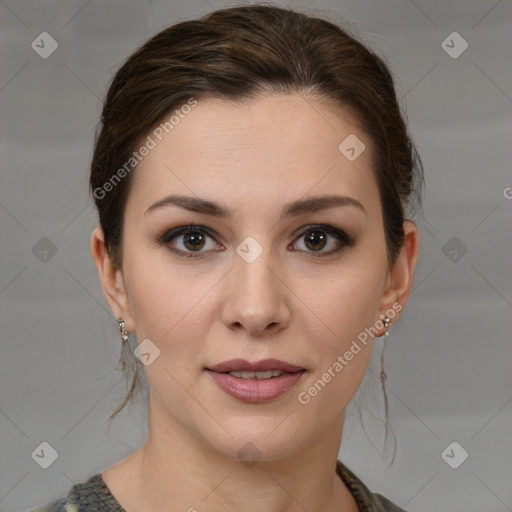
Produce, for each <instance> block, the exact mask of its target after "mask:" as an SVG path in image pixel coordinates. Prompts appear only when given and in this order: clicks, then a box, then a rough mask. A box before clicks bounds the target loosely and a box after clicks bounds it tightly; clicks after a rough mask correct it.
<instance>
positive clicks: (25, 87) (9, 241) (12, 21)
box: [0, 0, 512, 512]
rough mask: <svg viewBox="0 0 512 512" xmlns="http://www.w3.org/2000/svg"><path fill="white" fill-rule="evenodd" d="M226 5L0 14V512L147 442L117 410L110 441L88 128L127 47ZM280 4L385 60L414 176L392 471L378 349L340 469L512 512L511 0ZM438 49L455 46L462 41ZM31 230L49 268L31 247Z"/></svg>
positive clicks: (439, 498)
mask: <svg viewBox="0 0 512 512" xmlns="http://www.w3.org/2000/svg"><path fill="white" fill-rule="evenodd" d="M277 3H278V4H279V5H286V4H285V3H281V2H277ZM231 5H236V4H234V3H230V2H222V1H220V0H218V1H216V0H208V1H206V0H197V1H187V2H172V1H163V0H162V1H156V0H154V1H146V2H144V1H138V2H136V1H133V0H123V1H104V2H101V1H99V0H92V1H91V0H90V1H87V0H82V1H66V2H64V1H36V0H32V1H25V0H23V1H14V0H5V1H2V2H0V16H1V18H0V20H1V25H0V28H1V32H0V38H1V42H0V49H1V50H0V51H1V76H0V91H1V92H0V100H1V106H0V108H1V113H0V116H1V120H2V127H1V129H2V133H1V139H0V144H1V151H2V156H1V187H0V229H1V243H0V264H1V270H0V304H1V312H0V315H1V316H0V325H1V336H2V339H1V346H0V348H1V357H0V365H1V369H0V391H1V395H0V399H1V402H0V405H1V407H0V436H1V437H0V509H1V510H2V511H6V510H13V511H14V510H16V511H18V510H26V509H29V508H31V507H35V506H36V505H40V504H43V503H46V502H48V501H50V500H52V499H56V498H59V497H62V496H64V495H65V494H66V493H67V491H68V490H69V487H70V486H71V485H72V484H73V483H77V482H83V481H85V480H86V479H87V478H89V477H90V476H91V475H92V474H93V473H95V472H98V471H102V470H104V469H106V468H107V467H108V466H109V465H111V464H113V463H115V462H116V461H118V460H120V459H122V458H124V457H126V456H127V455H128V454H129V453H131V452H132V451H133V450H135V449H136V448H137V447H138V446H139V445H140V444H142V443H143V442H144V440H145V435H146V432H147V431H146V426H145V425H144V415H143V414H139V412H137V409H134V410H133V413H132V414H131V415H129V414H128V412H127V411H126V410H125V411H124V412H123V413H122V415H121V417H120V418H118V419H117V420H116V421H114V423H113V424H112V429H111V432H110V434H109V432H108V431H107V423H106V420H107V418H108V415H109V414H110V413H111V412H112V411H113V410H114V409H115V407H116V406H117V404H118V403H119V402H120V400H121V398H122V396H123V393H124V392H125V387H124V386H125V384H124V381H122V380H121V372H120V371H116V370H115V369H116V366H117V361H118V353H119V348H120V339H119V334H118V331H117V327H116V323H115V321H114V320H113V318H112V316H111V314H110V311H109V309H108V306H107V304H106V301H105V300H104V298H103V294H102V291H101V288H100V284H99V280H98V277H97V272H96V267H95V266H94V262H93V260H92V257H91V256H90V249H89V241H90V233H91V231H92V229H93V227H94V225H95V212H94V210H93V208H92V203H91V201H90V200H89V198H88V195H87V173H88V165H89V162H90V158H91V154H92V142H93V133H94V128H95V125H96V122H97V119H98V115H99V113H100V107H101V99H102V97H103V95H104V94H105V92H106V89H107V85H108V82H109V80H110V79H111V76H112V73H113V72H114V71H115V70H117V69H118V67H119V65H120V63H121V61H122V60H124V59H125V58H126V57H127V56H128V55H129V54H130V53H131V52H132V51H133V50H135V48H136V47H137V46H138V45H139V44H140V43H142V42H143V41H144V40H146V39H147V38H148V37H150V36H151V35H153V34H155V33H156V32H157V31H159V30H161V29H162V28H164V27H165V26H168V25H171V24H173V23H175V22H177V21H181V20H184V19H189V18H192V17H196V16H199V15H202V14H206V13H207V12H209V11H211V10H214V9H217V8H222V7H227V6H231ZM289 5H290V6H291V7H293V8H297V9H298V10H302V11H305V10H306V11H307V10H308V9H312V10H314V11H313V14H315V13H317V14H320V13H321V12H322V11H324V12H325V13H326V15H327V16H328V17H330V18H331V19H333V20H334V21H336V20H337V19H342V18H346V19H348V20H350V22H351V24H352V26H353V27H354V28H355V30H356V31H359V36H360V37H361V38H362V39H363V41H365V42H366V43H367V44H368V45H370V46H371V47H372V48H374V49H375V50H376V51H377V52H378V53H379V54H380V55H382V56H384V58H385V59H386V61H387V62H388V63H389V65H390V66H391V69H392V71H393V73H394V74H395V76H396V77H397V79H398V82H399V88H400V95H401V96H402V100H403V102H404V104H405V105H406V111H407V115H408V119H409V125H410V129H411V133H412V135H413V137H414V139H415V141H416V143H417V146H418V149H419V151H420V154H421V156H422V158H423V161H424V165H425V173H426V194H425V206H424V216H423V217H422V216H420V217H417V223H418V226H419V229H420V237H421V255H420V261H419V263H418V267H417V271H416V278H415V283H414V289H413V293H412V296H411V299H410V302H409V304H408V305H407V308H406V312H405V314H404V315H403V316H402V318H401V320H400V322H399V323H398V324H397V325H396V326H395V327H393V328H392V329H391V331H390V338H389V345H388V346H387V348H386V371H387V373H388V376H389V377H388V381H387V382H388V395H389V401H390V404H389V405H390V417H391V422H392V425H393V427H394V430H395V432H396V438H397V442H398V444H397V457H396V460H395V462H394V464H393V465H389V462H390V454H391V451H392V450H391V449H392V445H391V449H386V450H385V451H383V445H382V442H383V439H384V437H383V428H382V424H381V423H379V419H378V418H382V417H383V412H382V410H383V409H382V405H383V402H382V396H381V394H380V387H379V382H378V379H377V378H376V376H375V375H376V373H377V370H378V357H376V352H374V354H373V355H374V357H373V359H372V361H373V362H372V364H371V367H370V370H369V371H368V372H367V375H366V377H365V381H364V382H365V385H364V386H363V387H361V388H360V392H358V395H357V397H358V398H356V399H355V401H353V403H352V404H354V403H355V402H356V401H358V400H359V398H361V395H365V396H363V397H362V398H363V399H362V400H361V401H360V402H359V404H360V406H361V408H362V410H363V418H364V420H365V425H366V428H367V431H368V433H369V437H370V439H371V441H372V443H373V444H374V445H375V447H373V446H372V443H371V442H370V441H369V440H368V439H367V438H366V437H365V436H364V434H363V433H362V430H361V424H360V421H359V418H358V416H357V414H355V413H354V414H351V415H349V416H348V418H347V423H346V427H345V430H344V438H343V442H342V446H341V451H340V458H341V459H342V460H343V461H344V462H345V463H346V464H347V465H348V466H349V467H350V468H351V469H352V470H353V471H355V472H356V474H358V475H359V476H360V477H361V478H362V480H363V481H364V482H365V483H367V485H368V486H369V487H370V488H371V489H372V490H373V491H375V492H381V493H383V494H384V495H385V496H387V497H389V498H390V499H391V500H392V501H394V502H396V503H397V504H398V505H400V506H402V507H404V508H406V509H407V510H409V511H428V510H436V511H468V512H472V511H474V512H476V511H482V510H485V511H489V512H498V511H506V510H512V486H511V485H510V484H511V474H512V462H511V461H512V441H511V433H512V372H511V360H512V351H511V343H510V341H511V331H512V326H511V322H510V318H511V308H512V287H511V276H512V272H511V267H510V260H511V258H510V255H511V254H512V252H511V249H512V247H511V245H512V243H511V240H512V237H511V236H510V235H511V231H512V223H511V222H510V221H511V213H512V200H511V197H512V189H511V188H507V187H512V173H511V172H510V171H511V167H510V162H511V146H512V145H511V137H510V136H511V133H512V130H511V128H512V53H511V51H510V49H511V48H512V31H511V28H512V23H511V22H512V17H511V10H512V9H511V5H510V2H509V1H507V0H501V1H496V0H492V1H482V0H479V1H469V0H464V1H454V0H451V1H445V0H435V1H426V0H423V1H422V0H414V1H413V0H393V1H387V2H377V1H370V0H364V1H361V0H357V1H356V0H352V1H348V0H347V1H344V0H338V1H337V2H334V1H315V2H313V1H311V2H302V3H300V2H299V1H298V0H297V1H295V2H291V3H290V4H289ZM44 31H46V32H49V33H50V34H51V36H52V37H53V38H54V39H55V40H56V41H57V42H58V48H57V50H56V51H55V52H54V53H53V54H52V55H51V56H49V57H48V58H46V59H43V58H42V57H40V55H39V54H38V53H36V51H34V50H33V49H32V47H31V43H32V41H34V40H36V39H37V37H38V36H39V34H41V33H42V32H44ZM454 31H456V32H458V33H459V34H460V35H461V36H462V37H463V38H464V40H465V41H467V43H468V45H469V46H468V48H467V50H466V51H465V52H464V53H462V54H461V55H460V56H458V57H457V58H453V57H452V56H450V55H449V54H448V53H447V52H446V51H445V50H444V49H443V47H442V42H443V41H444V40H445V39H446V38H447V37H448V35H449V34H451V33H452V32H454ZM356 35H357V34H356ZM449 44H450V45H451V46H454V50H458V49H459V48H461V46H460V41H458V42H457V41H455V40H454V43H453V44H452V43H451V42H450V43H449ZM47 48H48V47H47ZM43 237H47V238H48V239H50V240H51V242H52V243H53V244H54V245H55V247H56V249H57V252H56V253H55V254H54V255H52V253H51V252H49V253H48V254H47V255H46V256H45V255H44V254H43V253H42V252H41V249H40V248H41V247H43V248H44V247H47V246H48V241H43V242H40V239H41V238H43ZM453 237H456V239H455V240H452V238H453ZM37 243H39V244H40V245H36V244H37ZM41 244H42V246H41ZM45 244H46V245H45ZM34 246H35V247H36V248H35V249H33V248H34ZM464 247H465V248H467V252H466V253H465V254H463V250H464ZM454 251H455V252H454ZM461 255H462V257H461ZM45 259H46V261H44V260H45ZM377 349H378V345H377V346H376V350H377ZM366 384H368V386H366ZM363 391H364V393H363ZM141 410H142V409H141ZM371 414H373V415H375V416H376V418H377V419H372V416H371ZM43 441H46V442H48V443H50V445H51V446H53V447H54V449H55V450H56V451H57V452H58V458H57V460H56V461H55V462H54V463H53V464H52V465H51V466H50V467H49V468H48V469H42V468H41V467H40V466H39V465H38V464H36V462H35V461H34V460H33V458H32V457H31V454H32V453H33V452H34V450H35V449H36V448H37V447H38V446H39V445H40V443H41V442H43ZM390 441H392V438H390ZM453 441H456V442H457V443H459V445H460V446H461V447H462V448H459V447H456V449H455V450H454V451H453V452H450V455H452V457H451V459H452V460H457V459H458V457H460V453H461V450H462V449H464V450H466V451H467V452H468V454H469V457H468V459H467V460H466V461H465V462H464V463H463V464H461V465H460V466H459V467H458V468H457V469H452V468H451V467H450V466H449V465H448V464H447V463H446V462H445V460H444V459H443V457H442V456H441V454H442V453H443V451H444V450H445V448H446V447H447V446H448V445H450V443H452V442H453ZM382 454H384V455H382Z"/></svg>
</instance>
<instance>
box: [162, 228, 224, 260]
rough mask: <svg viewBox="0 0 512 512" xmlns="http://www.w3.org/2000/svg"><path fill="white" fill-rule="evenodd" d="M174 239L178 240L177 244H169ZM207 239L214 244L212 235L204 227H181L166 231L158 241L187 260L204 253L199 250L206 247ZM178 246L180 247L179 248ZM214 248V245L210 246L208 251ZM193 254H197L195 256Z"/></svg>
mask: <svg viewBox="0 0 512 512" xmlns="http://www.w3.org/2000/svg"><path fill="white" fill-rule="evenodd" d="M175 238H177V239H178V242H179V243H178V244H175V243H171V241H172V240H174V239H175ZM207 238H211V239H212V240H213V241H215V242H216V240H215V238H214V236H213V234H211V232H210V230H209V229H208V228H206V227H204V226H182V227H180V228H176V229H172V230H170V231H167V232H166V233H164V235H163V236H162V237H160V238H159V239H158V241H159V242H160V243H162V244H164V245H167V246H168V247H169V250H171V251H172V252H175V253H177V254H179V255H180V256H184V257H187V258H197V257H199V256H201V255H202V254H201V253H202V252H205V251H201V249H203V248H204V247H205V246H207V244H206V239H207ZM180 245H181V247H179V246H180ZM176 246H178V247H176ZM215 246H216V243H215V244H211V246H210V249H212V248H215ZM189 251H191V252H189ZM193 253H199V254H197V255H196V254H193Z"/></svg>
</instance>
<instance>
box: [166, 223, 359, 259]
mask: <svg viewBox="0 0 512 512" xmlns="http://www.w3.org/2000/svg"><path fill="white" fill-rule="evenodd" d="M312 231H322V232H325V233H327V234H329V235H331V236H333V237H334V238H336V239H337V240H338V241H339V242H341V246H340V247H338V248H336V249H332V250H330V251H328V252H324V253H315V252H314V251H305V252H310V253H311V254H312V256H307V257H309V258H323V257H327V256H331V255H333V254H335V253H338V252H340V251H341V250H342V249H343V248H345V247H350V246H352V245H354V240H353V238H351V237H350V236H349V235H347V233H345V232H344V231H343V230H341V229H338V228H335V227H334V226H330V225H328V224H313V225H310V226H306V228H305V229H303V230H301V231H300V232H299V234H297V235H296V239H295V241H297V240H299V239H300V238H302V237H303V236H304V235H306V234H308V233H310V232H312ZM190 233H201V234H203V235H208V236H209V237H211V238H212V239H213V240H215V242H216V243H219V242H218V241H217V240H216V238H215V236H214V234H213V232H212V231H211V230H210V229H209V228H207V227H205V226H199V225H188V226H182V227H179V228H175V229H171V230H169V231H166V232H165V233H164V234H163V235H161V236H160V237H158V239H157V242H158V243H159V244H161V245H165V246H166V247H167V248H168V249H169V250H170V251H171V252H173V253H175V254H177V255H178V256H181V257H184V258H202V257H204V256H203V254H202V253H204V252H206V251H202V252H201V251H196V252H188V253H187V252H184V251H182V250H180V249H175V248H172V247H170V245H169V243H170V242H171V240H173V239H174V238H177V237H179V236H180V235H184V234H190ZM294 243H295V242H294ZM299 252H301V251H299Z"/></svg>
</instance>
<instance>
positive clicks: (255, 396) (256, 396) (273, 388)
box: [206, 370, 305, 404]
mask: <svg viewBox="0 0 512 512" xmlns="http://www.w3.org/2000/svg"><path fill="white" fill-rule="evenodd" d="M206 371H207V372H208V373H209V374H210V375H211V376H212V377H213V380H215V382H216V383H217V385H218V386H219V388H220V389H222V391H224V392H225V393H227V394H228V395H230V396H232V397H233V398H236V399H237V400H241V401H242V402H247V403H250V404H260V403H263V402H268V401H270V400H273V399H274V398H277V397H278V396H281V395H282V394H284V393H286V392H287V391H289V390H290V389H292V388H293V387H294V386H295V385H296V384H297V382H298V381H299V379H300V378H301V377H302V376H303V375H304V374H305V371H304V370H302V371H300V372H296V373H282V374H281V375H280V376H279V377H272V378H271V379H260V380H258V379H242V378H238V377H233V375H230V374H229V373H219V372H214V371H212V370H206Z"/></svg>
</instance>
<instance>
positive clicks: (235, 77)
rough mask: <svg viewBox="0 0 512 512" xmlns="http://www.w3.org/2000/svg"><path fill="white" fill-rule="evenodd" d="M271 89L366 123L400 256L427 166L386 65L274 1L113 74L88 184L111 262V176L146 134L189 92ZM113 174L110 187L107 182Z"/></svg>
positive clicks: (195, 29) (167, 32) (171, 31)
mask: <svg viewBox="0 0 512 512" xmlns="http://www.w3.org/2000/svg"><path fill="white" fill-rule="evenodd" d="M269 93H299V94H303V95H306V96H308V97H310V98H314V99H317V100H319V101H323V102H324V103H326V104H331V105H336V106H337V107H338V108H339V109H340V111H343V112H346V113H348V114H352V115H353V116H354V118H355V119H356V120H357V121H358V122H359V123H360V126H361V127H362V129H363V132H364V133H366V134H367V135H368V136H369V139H370V141H371V142H372V163H373V165H372V167H373V170H374V173H375V177H376V180H377V184H378V187H379V192H380V199H381V204H382V213H383V220H384V232H385V237H386V246H387V256H388V260H389V262H390V264H391V263H393V262H394V261H395V259H396V257H397V255H398V253H399V251H400V248H401V246H402V243H403V237H404V232H403V222H404V220H405V209H406V208H407V207H408V206H411V205H412V204H413V200H415V204H416V205H418V206H420V208H421V192H420V190H421V187H422V184H423V167H422V164H421V160H420V158H419V156H418V154H417V152H416V149H415V147H414V144H413V143H412V142H411V139H410V137H409V135H408V132H407V127H406V124H405V122H404V118H403V117H402V114H401V111H400V107H399V104H398V100H397V95H396V92H395V87H394V84H393V78H392V76H391V74H390V71H389V70H388V68H387V66H386V64H385V63H384V62H383V60H382V59H381V58H380V57H378V56H377V55H376V54H375V53H374V52H373V51H372V50H370V49H369V48H367V47H366V46H365V45H363V44H362V43H361V42H359V41H358V40H356V39H355V38H354V37H353V36H351V35H349V32H348V30H347V29H343V28H341V26H338V25H336V24H334V23H332V22H330V21H327V20H325V19H321V18H317V17H312V16H309V15H306V14H302V13H299V12H296V11H292V10H288V9H283V8H279V7H276V6H270V5H247V6H242V7H235V8H228V9H221V10H218V11H215V12H212V13H210V14H208V15H206V16H204V17H202V18H200V19H197V20H191V21H184V22H180V23H178V24H175V25H173V26H170V27H168V28H166V29H164V30H162V31H161V32H159V33H158V34H156V35H155V36H153V37H152V38H151V39H149V40H148V41H147V42H146V43H144V44H143V45H142V46H141V47H139V48H138V49H137V50H136V51H135V52H134V53H133V54H132V55H131V56H130V57H129V58H128V59H127V60H126V61H125V62H124V64H123V65H122V66H121V67H120V69H119V70H118V71H117V73H116V75H115V76H114V78H113V81H112V83H111V85H110V88H109V90H108V93H107V95H106V98H105V102H104V106H103V111H102V115H101V123H100V125H99V127H98V128H99V130H98V131H97V133H96V140H95V148H94V155H93V159H92V165H91V175H90V191H91V193H92V195H93V196H94V200H95V204H96V207H97V209H98V213H99V221H100V224H101V227H102V229H103V232H104V237H105V244H106V247H107V250H108V252H109V254H110V256H111V258H112V261H113V262H114V264H115V265H117V266H121V264H122V250H121V248H122V231H123V217H124V207H125V204H126V200H127V197H128V193H129V190H130V184H131V181H132V180H131V179H130V176H131V174H130V173H129V172H126V173H122V174H123V178H122V179H118V180H116V182H115V183H113V182H112V178H113V177H114V173H115V171H116V170H118V169H121V168H122V167H123V165H124V166H125V167H124V168H125V169H126V162H128V161H129V160H130V158H131V157H132V155H133V151H134V150H136V149H137V148H138V147H139V145H140V144H141V141H143V140H144V139H145V138H146V137H147V136H148V134H149V133H150V132H151V131H152V130H153V129H154V127H155V126H157V125H158V124H159V123H161V122H162V120H163V119H164V118H165V117H166V116H169V115H170V113H171V112H173V111H175V110H176V109H177V108H178V107H180V106H182V105H184V104H186V103H187V102H188V101H189V100H190V98H194V99H196V100H198V99H200V98H207V97H217V98H222V99H226V100H231V101H243V100H250V99H252V98H257V97H258V96H263V95H265V94H269ZM340 142H341V141H340ZM118 177H119V174H118ZM109 180H110V181H109ZM107 182H110V183H111V184H112V183H113V186H109V187H105V184H106V183H107ZM107 189H108V193H106V191H107ZM413 192H415V193H416V195H415V197H412V193H413ZM126 345H128V344H126ZM131 359H132V360H134V359H135V358H133V357H131ZM135 363H138V361H135ZM124 365H125V363H124V362H123V367H124ZM139 366H141V365H139V364H136V365H135V375H134V377H133V380H132V384H131V388H130V390H129V394H128V396H127V397H126V398H125V399H124V401H123V403H122V404H121V405H120V406H119V407H118V408H117V410H116V411H115V412H114V413H113V414H112V415H111V417H110V420H111V419H112V418H113V417H114V416H115V415H116V414H117V413H118V412H120V411H121V409H122V408H123V407H124V406H125V405H126V403H128V401H131V399H132V398H134V396H135V392H136V389H137V387H138V386H137V382H138V380H139V379H138V375H137V374H138V367H139ZM386 420H387V401H386ZM386 425H387V422H386ZM386 432H387V430H386Z"/></svg>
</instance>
